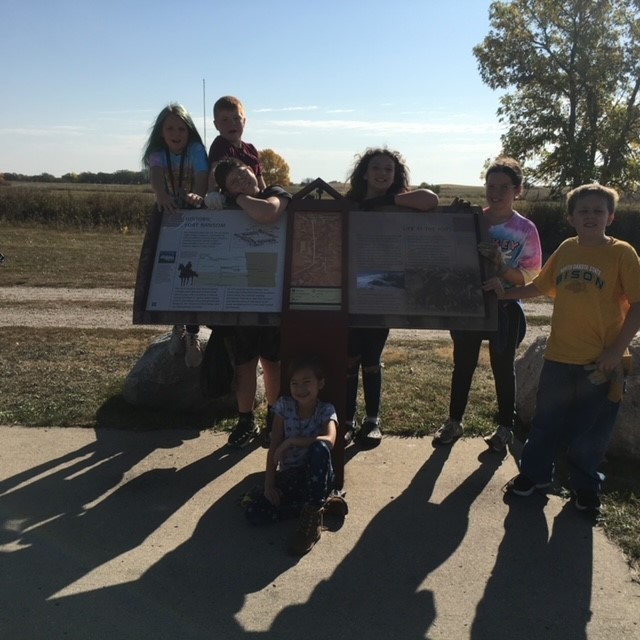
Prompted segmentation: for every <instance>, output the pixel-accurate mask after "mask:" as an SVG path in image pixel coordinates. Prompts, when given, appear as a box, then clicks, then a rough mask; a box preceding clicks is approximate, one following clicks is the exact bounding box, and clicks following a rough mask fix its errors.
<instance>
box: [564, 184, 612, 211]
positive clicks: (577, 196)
mask: <svg viewBox="0 0 640 640" xmlns="http://www.w3.org/2000/svg"><path fill="white" fill-rule="evenodd" d="M587 196H598V197H599V198H602V199H603V200H604V201H605V202H606V203H607V209H608V210H609V214H612V213H615V210H616V206H617V205H618V200H619V199H620V196H619V195H618V192H617V191H616V190H615V189H612V188H611V187H605V186H603V185H601V184H598V183H597V182H594V183H591V184H583V185H581V186H579V187H576V188H575V189H573V190H572V191H569V193H567V212H568V214H569V215H570V216H572V215H573V212H574V211H575V210H576V207H577V206H578V202H579V201H580V200H581V199H582V198H586V197H587Z"/></svg>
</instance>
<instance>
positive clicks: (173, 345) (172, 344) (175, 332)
mask: <svg viewBox="0 0 640 640" xmlns="http://www.w3.org/2000/svg"><path fill="white" fill-rule="evenodd" d="M186 333H187V332H186V330H185V328H184V325H182V326H180V325H178V324H176V325H174V326H173V329H171V339H170V340H169V353H170V354H171V355H172V356H179V355H181V354H183V353H184V349H185V344H184V339H185V336H186Z"/></svg>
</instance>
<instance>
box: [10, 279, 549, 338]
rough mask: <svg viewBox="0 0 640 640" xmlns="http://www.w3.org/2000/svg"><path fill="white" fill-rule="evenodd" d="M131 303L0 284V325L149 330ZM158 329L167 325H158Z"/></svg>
mask: <svg viewBox="0 0 640 640" xmlns="http://www.w3.org/2000/svg"><path fill="white" fill-rule="evenodd" d="M110 305H113V306H110ZM132 305H133V289H65V288H54V287H0V326H4V327H10V326H21V327H43V326H44V327H76V328H82V329H97V328H109V329H144V328H147V329H148V328H149V326H148V325H134V324H132ZM525 311H526V313H527V315H535V316H547V317H549V316H550V315H551V303H550V302H548V301H542V302H526V303H525ZM158 329H162V330H166V327H165V326H164V325H158ZM547 332H548V326H546V325H536V326H533V325H529V328H528V331H527V336H526V338H525V344H528V343H530V342H531V341H533V340H534V339H535V338H536V337H537V336H539V335H546V334H547ZM446 335H447V334H446V332H444V331H431V330H426V329H424V330H415V329H394V330H393V331H392V336H397V337H402V338H415V339H416V340H418V339H425V338H429V337H433V338H441V337H443V336H446Z"/></svg>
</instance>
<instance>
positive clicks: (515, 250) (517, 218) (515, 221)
mask: <svg viewBox="0 0 640 640" xmlns="http://www.w3.org/2000/svg"><path fill="white" fill-rule="evenodd" d="M489 237H490V238H491V241H492V242H495V243H496V244H497V245H498V247H500V251H502V256H503V258H504V262H505V265H506V266H507V267H509V268H511V269H519V270H520V271H521V272H522V275H523V276H524V283H525V284H528V283H529V282H531V280H533V278H534V277H535V276H536V275H537V274H538V272H539V271H540V268H541V267H542V248H541V247H540V236H539V235H538V229H537V228H536V225H535V224H533V222H531V220H528V219H527V218H525V217H524V216H522V215H520V214H519V213H518V212H517V211H514V212H513V215H512V216H511V217H510V218H509V219H508V220H507V221H506V222H503V223H502V224H495V225H493V226H491V227H490V228H489ZM504 284H505V287H511V286H513V285H511V284H510V283H508V282H505V283H504Z"/></svg>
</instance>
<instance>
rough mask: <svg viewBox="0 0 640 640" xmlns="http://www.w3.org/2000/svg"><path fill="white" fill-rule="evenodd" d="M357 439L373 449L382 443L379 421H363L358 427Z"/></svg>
mask: <svg viewBox="0 0 640 640" xmlns="http://www.w3.org/2000/svg"><path fill="white" fill-rule="evenodd" d="M358 439H359V440H360V442H362V443H363V444H366V445H368V446H370V447H375V446H376V445H378V444H380V442H381V441H382V431H380V420H365V421H364V422H363V423H362V426H361V427H360V432H359V433H358Z"/></svg>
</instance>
